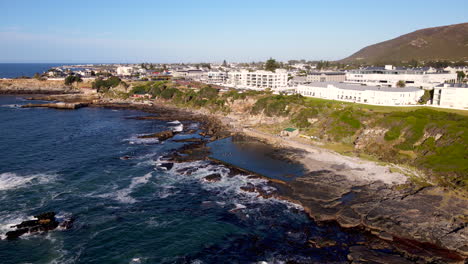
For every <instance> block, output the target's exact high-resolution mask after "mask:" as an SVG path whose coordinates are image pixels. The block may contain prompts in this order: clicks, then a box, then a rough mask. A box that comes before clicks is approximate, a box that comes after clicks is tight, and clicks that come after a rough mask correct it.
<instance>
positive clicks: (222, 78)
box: [203, 71, 228, 84]
mask: <svg viewBox="0 0 468 264" xmlns="http://www.w3.org/2000/svg"><path fill="white" fill-rule="evenodd" d="M227 78H228V74H227V72H223V71H209V72H207V73H206V75H205V76H204V78H203V81H204V82H206V83H209V84H224V83H225V82H226V80H227Z"/></svg>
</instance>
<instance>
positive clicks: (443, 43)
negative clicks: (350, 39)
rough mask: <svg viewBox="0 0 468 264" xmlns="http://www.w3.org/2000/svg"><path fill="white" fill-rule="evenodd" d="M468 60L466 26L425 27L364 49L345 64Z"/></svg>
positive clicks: (467, 24) (467, 29) (467, 26)
mask: <svg viewBox="0 0 468 264" xmlns="http://www.w3.org/2000/svg"><path fill="white" fill-rule="evenodd" d="M413 59H415V60H418V61H430V60H449V61H465V60H468V23H463V24H456V25H449V26H442V27H434V28H426V29H421V30H417V31H414V32H412V33H409V34H406V35H403V36H400V37H397V38H394V39H391V40H387V41H384V42H380V43H377V44H374V45H371V46H368V47H365V48H363V49H361V50H359V51H358V52H356V53H354V54H353V55H351V56H350V57H347V58H345V59H343V60H342V61H341V62H345V63H364V62H365V63H376V64H378V63H391V62H401V61H410V60H413Z"/></svg>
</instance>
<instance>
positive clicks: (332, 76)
mask: <svg viewBox="0 0 468 264" xmlns="http://www.w3.org/2000/svg"><path fill="white" fill-rule="evenodd" d="M345 79H346V74H345V73H344V72H312V73H309V74H308V75H307V81H308V82H344V81H345Z"/></svg>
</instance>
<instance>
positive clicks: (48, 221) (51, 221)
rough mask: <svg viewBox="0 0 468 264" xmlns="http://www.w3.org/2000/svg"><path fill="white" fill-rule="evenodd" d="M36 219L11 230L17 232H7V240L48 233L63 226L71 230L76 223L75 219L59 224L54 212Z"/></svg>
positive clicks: (38, 216) (40, 215) (24, 222)
mask: <svg viewBox="0 0 468 264" xmlns="http://www.w3.org/2000/svg"><path fill="white" fill-rule="evenodd" d="M34 217H35V218H36V220H27V221H23V222H21V224H18V225H14V226H12V227H11V228H16V230H13V231H9V232H7V233H6V238H7V239H9V240H11V239H15V238H18V237H20V236H22V235H24V234H27V233H38V232H47V231H50V230H54V229H55V228H57V227H58V226H61V227H62V228H64V229H69V228H71V227H72V225H73V221H74V219H73V218H71V219H68V220H65V221H63V222H62V223H59V222H58V221H57V219H56V218H55V213H54V212H47V213H42V214H39V215H36V216H34Z"/></svg>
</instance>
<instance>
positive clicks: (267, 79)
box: [227, 69, 288, 90]
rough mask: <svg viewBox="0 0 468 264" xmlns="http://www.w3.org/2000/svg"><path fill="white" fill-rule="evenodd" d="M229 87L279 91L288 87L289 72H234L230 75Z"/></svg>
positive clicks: (279, 70) (280, 70) (281, 70)
mask: <svg viewBox="0 0 468 264" xmlns="http://www.w3.org/2000/svg"><path fill="white" fill-rule="evenodd" d="M227 84H228V86H233V87H234V88H244V89H257V90H262V89H266V88H271V89H277V88H281V87H287V86H288V72H287V71H286V70H283V69H278V70H276V71H275V72H271V71H263V70H261V71H253V72H250V71H247V70H241V71H234V72H229V73H228V82H227Z"/></svg>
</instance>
